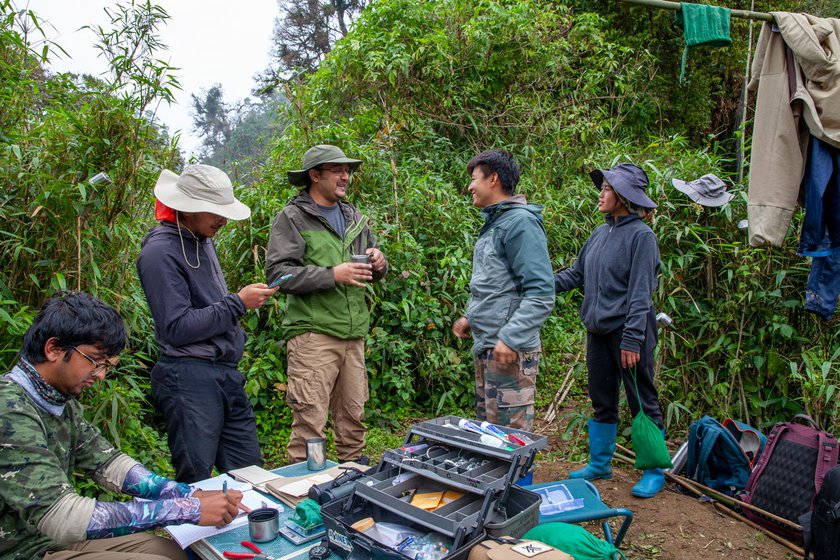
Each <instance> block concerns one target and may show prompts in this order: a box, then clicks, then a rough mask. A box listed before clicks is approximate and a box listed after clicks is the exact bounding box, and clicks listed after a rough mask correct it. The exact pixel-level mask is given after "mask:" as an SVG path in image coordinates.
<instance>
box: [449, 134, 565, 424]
mask: <svg viewBox="0 0 840 560" xmlns="http://www.w3.org/2000/svg"><path fill="white" fill-rule="evenodd" d="M467 173H469V174H470V177H471V178H472V181H471V182H470V186H469V192H470V194H471V195H472V200H473V205H474V206H476V207H478V208H481V214H482V215H483V216H484V218H485V222H484V226H483V227H482V228H481V231H480V232H479V237H478V241H477V242H476V244H475V249H474V252H473V270H472V279H471V280H470V300H469V303H468V304H467V311H466V314H465V316H463V317H461V318H459V319H458V320H457V321H455V323H454V324H453V326H452V332H453V333H454V334H455V336H457V337H458V338H468V337H469V336H470V332H472V337H473V354H474V356H475V399H476V404H475V408H476V416H477V418H478V419H479V420H487V421H489V422H491V423H493V424H501V425H504V426H510V427H512V428H518V429H523V430H530V429H531V426H532V424H533V421H534V400H535V398H536V392H537V390H536V379H537V370H538V369H539V363H540V352H541V346H540V327H541V326H542V324H543V322H545V320H546V318H547V317H548V315H549V314H550V313H551V310H552V309H553V308H554V276H553V274H552V270H551V262H550V260H549V257H548V248H547V246H546V235H545V228H544V227H543V221H542V207H541V206H537V205H534V204H528V203H527V201H526V200H525V196H524V195H522V194H518V195H515V194H514V193H515V192H516V185H517V184H518V183H519V167H518V166H517V165H516V162H515V161H514V160H513V158H511V156H510V155H508V154H507V153H505V152H503V151H502V150H489V151H486V152H482V153H480V154H478V155H477V156H475V157H474V158H473V159H472V160H470V162H469V163H468V164H467Z"/></svg>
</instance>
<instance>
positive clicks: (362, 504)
mask: <svg viewBox="0 0 840 560" xmlns="http://www.w3.org/2000/svg"><path fill="white" fill-rule="evenodd" d="M410 507H412V508H414V506H410ZM414 509H417V508H414ZM321 516H322V518H323V521H324V527H325V529H326V531H327V542H328V544H329V547H330V549H331V550H332V551H333V552H335V553H336V554H337V555H339V556H341V557H343V558H347V557H351V556H352V558H353V559H354V560H356V559H358V560H369V559H372V558H375V559H376V560H381V559H388V558H392V559H394V560H405V559H407V558H410V557H409V556H407V555H406V554H404V553H402V552H399V551H397V550H396V549H394V548H392V547H389V546H387V545H385V544H383V543H380V542H378V541H377V540H375V539H374V538H373V536H371V535H370V534H366V533H363V532H361V531H358V530H356V529H354V528H353V527H352V525H353V524H354V523H356V522H357V521H360V520H362V519H364V518H366V517H372V518H373V519H374V520H375V521H376V522H377V523H379V522H389V523H398V524H400V525H406V526H408V527H410V528H413V529H416V530H419V531H420V532H428V533H437V534H441V533H438V532H437V531H434V530H430V529H429V528H428V527H425V526H424V525H423V524H421V523H419V522H418V520H417V519H415V518H414V517H412V516H406V515H401V514H399V513H397V512H393V511H391V510H389V509H386V508H383V507H381V506H379V505H377V504H375V503H372V502H370V501H368V500H367V499H366V498H364V497H362V496H360V495H357V494H353V495H350V496H347V497H345V498H341V499H339V500H334V501H332V502H329V503H327V504H324V505H323V506H321ZM444 536H445V537H447V538H448V539H450V540H451V543H452V544H451V547H449V551H448V553H447V554H446V555H445V556H443V557H442V559H441V560H463V559H465V558H466V557H467V554H468V553H469V551H470V549H471V548H472V547H473V546H475V545H476V544H478V543H479V542H481V541H483V540H484V539H485V538H486V533H485V532H484V530H483V529H480V528H475V529H473V530H472V532H467V531H466V529H465V528H464V527H459V528H457V529H456V531H455V534H454V535H444Z"/></svg>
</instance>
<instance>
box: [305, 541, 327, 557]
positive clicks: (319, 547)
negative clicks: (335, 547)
mask: <svg viewBox="0 0 840 560" xmlns="http://www.w3.org/2000/svg"><path fill="white" fill-rule="evenodd" d="M329 555H330V549H329V548H327V547H326V546H324V545H323V544H316V545H315V546H313V547H312V548H310V549H309V560H324V559H325V558H326V557H327V556H329Z"/></svg>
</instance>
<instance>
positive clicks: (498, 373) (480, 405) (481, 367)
mask: <svg viewBox="0 0 840 560" xmlns="http://www.w3.org/2000/svg"><path fill="white" fill-rule="evenodd" d="M539 366H540V351H539V350H537V351H533V352H517V358H516V361H515V362H513V363H510V364H500V363H498V362H496V361H495V360H494V359H493V350H483V351H481V352H479V353H478V354H476V355H475V414H476V418H477V419H478V420H487V421H488V422H491V423H493V424H498V425H501V426H509V427H511V428H517V429H520V430H526V431H530V430H531V426H532V425H533V423H534V400H535V399H536V396H537V370H538V369H539Z"/></svg>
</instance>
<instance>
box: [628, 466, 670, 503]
mask: <svg viewBox="0 0 840 560" xmlns="http://www.w3.org/2000/svg"><path fill="white" fill-rule="evenodd" d="M664 486H665V471H663V470H662V469H648V470H646V471H645V472H644V473H643V474H642V479H641V480H640V481H639V482H637V483H636V485H635V486H634V487H633V492H632V493H633V495H634V496H636V497H637V498H653V497H654V496H656V495H657V494H659V491H660V490H662V488H663V487H664Z"/></svg>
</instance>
